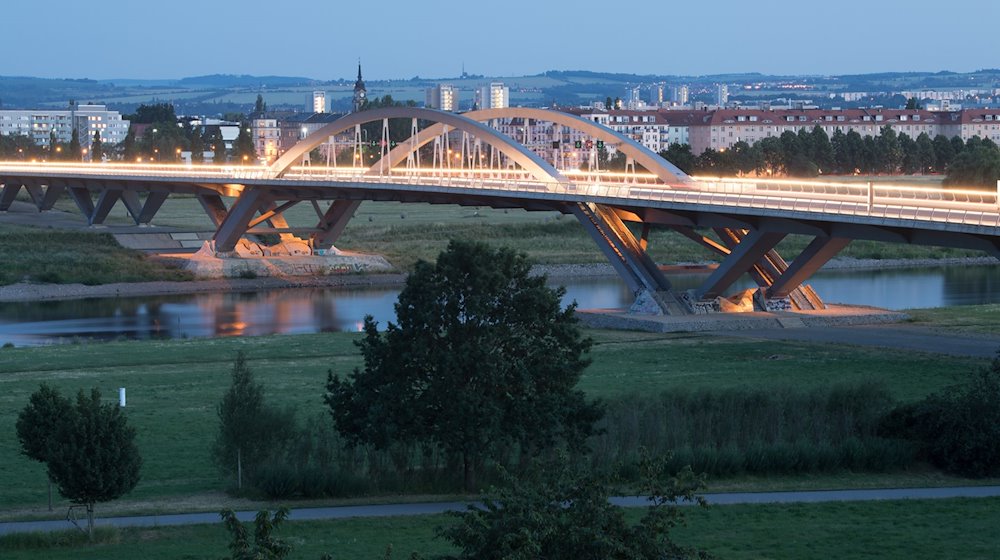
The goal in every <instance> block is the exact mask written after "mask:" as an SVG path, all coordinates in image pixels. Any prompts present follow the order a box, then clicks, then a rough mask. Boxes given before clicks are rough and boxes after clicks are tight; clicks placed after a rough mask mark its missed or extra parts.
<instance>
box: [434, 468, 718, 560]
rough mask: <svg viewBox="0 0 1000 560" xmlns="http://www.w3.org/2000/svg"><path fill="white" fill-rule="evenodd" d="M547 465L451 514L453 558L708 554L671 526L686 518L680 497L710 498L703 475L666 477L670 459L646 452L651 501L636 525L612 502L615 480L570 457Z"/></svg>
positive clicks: (639, 559)
mask: <svg viewBox="0 0 1000 560" xmlns="http://www.w3.org/2000/svg"><path fill="white" fill-rule="evenodd" d="M553 463H554V464H542V465H538V466H537V467H536V468H534V469H532V470H531V471H530V472H529V475H528V476H527V477H523V478H520V479H518V478H514V477H511V476H508V477H506V480H505V481H504V482H505V484H504V486H503V487H502V488H499V489H496V488H494V489H492V490H491V491H490V492H488V493H487V494H486V495H485V496H484V497H483V500H482V505H476V506H470V507H469V508H468V510H466V511H464V512H458V513H452V514H450V515H452V516H454V517H458V518H459V522H458V523H457V524H455V525H452V526H450V527H448V528H446V529H439V530H438V533H439V535H440V536H443V537H444V538H445V539H447V540H449V541H451V543H452V544H454V545H455V546H457V547H458V548H459V549H461V552H460V553H459V554H458V555H457V556H456V557H453V558H458V559H470V560H471V559H475V560H508V559H510V560H514V559H529V558H545V559H547V560H580V559H584V558H614V559H629V560H645V559H649V560H653V559H662V558H674V559H681V558H704V557H707V556H706V555H705V553H704V552H701V551H698V550H695V549H691V548H686V547H682V546H680V545H678V544H676V543H674V542H673V541H672V540H671V539H670V531H671V530H672V529H673V528H674V527H676V526H677V525H678V524H680V523H682V522H683V513H682V512H681V510H680V508H679V507H677V505H676V503H677V502H678V501H687V502H698V503H701V504H704V502H703V500H700V499H699V498H697V497H696V496H695V495H694V492H695V491H696V490H698V489H699V488H702V487H703V486H704V483H703V480H702V478H701V477H698V476H695V475H694V473H692V472H691V469H690V468H686V469H685V470H684V471H682V472H681V473H679V474H678V475H677V476H676V477H673V478H671V479H670V480H669V481H668V482H667V483H666V484H663V483H661V482H660V479H661V478H662V474H663V473H662V465H663V462H662V461H652V460H650V459H648V458H647V459H645V460H644V461H643V465H642V470H643V478H644V485H643V489H642V490H643V491H644V492H645V493H646V494H647V496H648V498H649V503H650V505H649V508H648V509H646V513H645V515H644V516H643V517H642V519H641V520H640V521H639V522H638V523H637V524H634V525H630V524H629V523H628V522H627V521H626V520H625V515H624V511H623V508H622V507H620V506H615V505H612V504H611V503H609V501H608V498H609V496H610V490H609V488H610V487H609V485H608V484H607V483H606V482H605V481H603V480H602V479H601V478H599V477H598V476H596V475H594V474H590V473H585V472H583V471H582V470H581V469H574V468H572V467H571V466H570V465H569V462H568V461H567V460H566V458H565V457H561V458H560V459H559V460H557V461H555V462H553Z"/></svg>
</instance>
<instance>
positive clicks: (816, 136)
mask: <svg viewBox="0 0 1000 560" xmlns="http://www.w3.org/2000/svg"><path fill="white" fill-rule="evenodd" d="M811 141H812V159H813V163H815V164H816V166H817V167H818V168H819V169H820V171H822V172H823V173H826V174H829V173H831V172H833V171H834V170H835V169H836V167H837V158H836V155H835V154H834V151H833V144H831V143H830V137H829V136H828V135H827V134H826V131H825V130H823V128H822V127H821V126H819V125H816V126H814V127H813V129H812V133H811Z"/></svg>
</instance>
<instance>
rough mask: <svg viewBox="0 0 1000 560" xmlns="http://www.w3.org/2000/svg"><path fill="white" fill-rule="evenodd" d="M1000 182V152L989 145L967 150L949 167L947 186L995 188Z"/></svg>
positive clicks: (946, 179)
mask: <svg viewBox="0 0 1000 560" xmlns="http://www.w3.org/2000/svg"><path fill="white" fill-rule="evenodd" d="M997 181H1000V150H998V149H997V148H996V147H993V146H988V145H982V144H981V145H980V146H979V147H976V148H974V149H968V148H966V149H965V151H963V152H962V153H960V154H958V156H957V157H955V159H954V160H953V161H952V162H951V165H949V166H948V176H947V177H946V178H945V181H944V183H945V184H946V185H958V186H981V187H993V186H995V185H996V184H997Z"/></svg>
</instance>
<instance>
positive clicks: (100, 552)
mask: <svg viewBox="0 0 1000 560" xmlns="http://www.w3.org/2000/svg"><path fill="white" fill-rule="evenodd" d="M685 511H686V516H687V525H686V526H683V527H679V528H677V529H675V530H674V532H673V533H672V535H673V538H674V539H675V540H676V541H677V542H680V543H681V544H685V545H689V546H697V547H699V548H702V549H704V550H707V551H708V552H710V553H712V554H714V555H716V557H719V558H727V559H732V560H742V559H747V560H749V559H776V560H777V559H786V558H787V559H795V560H798V559H804V558H862V557H871V558H885V559H900V560H910V559H912V558H964V559H969V558H995V556H996V551H997V550H998V547H1000V537H998V536H997V532H996V527H997V526H998V524H1000V498H982V499H949V500H903V501H875V502H844V503H822V504H767V505H734V506H712V507H709V508H707V509H702V508H687V509H686V510H685ZM641 514H642V511H641V510H638V509H636V510H630V511H629V512H628V517H629V518H630V520H632V521H633V522H634V521H635V520H637V518H638V517H639V516H641ZM450 522H452V520H451V519H450V518H448V517H445V516H424V517H396V518H368V519H346V520H336V521H310V522H293V523H288V524H287V525H285V526H283V527H282V528H280V530H279V531H278V534H279V536H281V537H283V538H286V539H288V540H289V541H290V542H291V543H292V545H293V547H294V548H293V550H292V554H291V558H293V559H299V558H301V559H315V558H319V556H320V555H321V554H323V553H331V554H333V556H334V557H335V558H343V559H346V560H355V559H358V560H367V559H371V560H374V559H377V558H382V557H383V555H384V553H385V550H386V547H387V546H388V545H390V544H391V545H392V550H393V558H408V557H409V555H410V553H411V552H418V553H420V554H421V555H422V556H423V557H425V558H426V557H429V556H433V555H435V554H447V553H454V552H455V550H454V549H453V548H452V547H451V546H450V545H449V543H447V542H445V541H442V540H440V539H436V538H434V531H435V528H436V527H438V526H442V525H445V524H447V523H450ZM58 540H63V541H69V542H67V543H65V544H63V545H62V546H59V545H58V544H57V543H53V542H52V541H58ZM78 541H79V539H78V538H64V537H58V536H56V537H46V536H28V537H25V536H7V537H0V553H2V556H3V558H4V559H5V560H17V559H22V558H24V559H27V558H38V557H39V555H40V554H42V555H44V557H45V558H48V559H51V560H60V559H67V560H86V559H91V558H93V559H103V558H138V557H141V558H144V559H145V560H160V559H164V560H166V559H180V558H183V559H192V560H193V559H201V558H204V559H215V558H221V557H224V556H225V555H226V553H227V550H226V545H227V544H228V542H229V535H228V533H227V532H226V531H225V529H224V528H223V527H222V526H221V524H214V525H197V526H188V527H165V528H142V529H138V528H136V529H121V530H118V531H117V532H115V533H112V534H109V535H106V536H104V537H103V540H102V542H100V543H98V544H93V545H89V544H85V543H80V542H78Z"/></svg>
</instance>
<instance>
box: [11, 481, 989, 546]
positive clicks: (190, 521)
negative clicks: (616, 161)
mask: <svg viewBox="0 0 1000 560" xmlns="http://www.w3.org/2000/svg"><path fill="white" fill-rule="evenodd" d="M704 497H705V499H706V500H707V501H708V503H709V504H711V505H733V504H787V503H818V502H860V501H873V500H933V499H942V498H989V497H1000V486H963V487H954V488H893V489H876V490H823V491H811V492H733V493H725V494H705V495H704ZM611 502H612V503H613V504H616V505H620V506H624V507H641V506H645V505H648V502H647V501H646V499H645V498H642V497H637V496H631V497H617V498H612V499H611ZM468 505H469V504H467V503H464V502H433V503H416V504H389V505H368V506H340V507H321V508H301V509H296V510H292V512H291V515H290V516H289V519H290V520H292V521H310V520H325V519H346V518H351V517H395V516H408V515H432V514H439V513H444V512H446V511H460V510H464V509H465V508H466V507H467V506H468ZM236 515H237V517H238V518H239V519H240V520H242V521H251V520H253V518H254V516H255V515H256V512H254V511H241V512H237V514H236ZM219 522H220V520H219V514H218V513H214V512H212V513H178V514H172V515H143V516H131V517H109V518H103V519H97V520H96V521H95V525H96V526H98V527H166V526H171V525H197V524H210V523H219ZM72 528H73V525H72V524H71V523H70V522H69V521H65V520H59V521H12V522H7V523H0V535H4V534H9V533H22V532H30V531H60V530H67V529H72Z"/></svg>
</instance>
